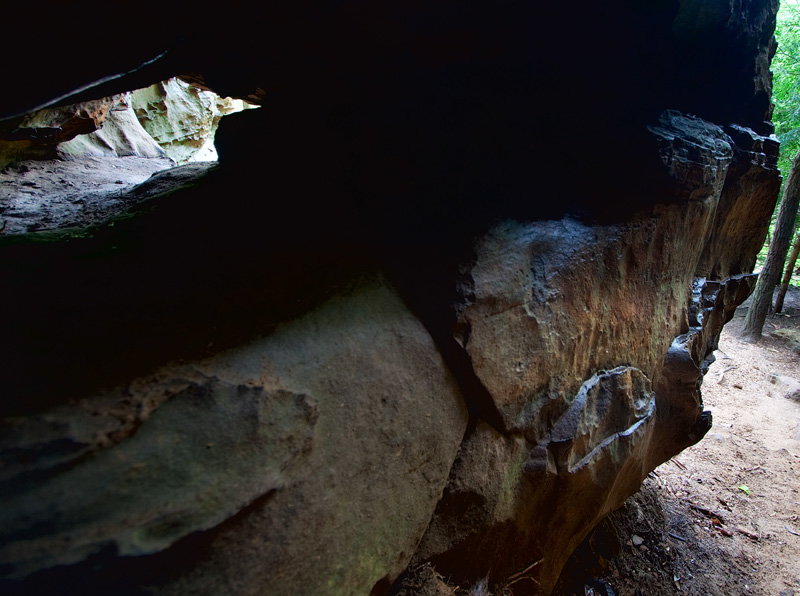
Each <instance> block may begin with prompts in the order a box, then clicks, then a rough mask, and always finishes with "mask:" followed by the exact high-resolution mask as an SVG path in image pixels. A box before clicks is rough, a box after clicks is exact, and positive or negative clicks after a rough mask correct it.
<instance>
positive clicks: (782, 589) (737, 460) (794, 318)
mask: <svg viewBox="0 0 800 596" xmlns="http://www.w3.org/2000/svg"><path fill="white" fill-rule="evenodd" d="M788 298H789V302H788V303H787V308H786V309H785V314H784V315H770V316H769V317H768V319H767V324H766V326H765V329H764V331H765V338H764V339H763V340H762V341H761V342H760V343H758V344H748V343H745V342H742V341H740V340H739V339H738V338H737V335H736V333H737V331H738V330H739V329H740V328H741V326H742V319H743V317H744V314H745V313H744V311H743V309H741V308H740V310H739V311H738V312H737V316H736V317H735V318H734V320H733V321H731V323H729V324H728V325H727V326H726V327H725V330H724V331H723V334H722V337H721V339H720V344H719V347H720V350H719V351H718V352H717V353H716V356H717V361H716V362H715V363H714V364H713V365H712V366H711V368H710V370H709V373H708V375H707V376H706V378H705V381H704V383H703V399H704V401H705V405H706V408H707V409H709V410H711V411H712V413H713V416H714V426H713V428H712V429H711V431H710V432H709V434H708V435H707V436H706V438H705V439H703V441H701V442H700V443H699V444H698V445H695V446H694V447H692V448H690V449H687V450H686V451H684V452H683V453H681V454H680V455H679V456H677V457H676V458H674V459H672V460H670V461H669V462H667V463H666V464H664V465H663V466H661V467H660V468H659V469H657V470H656V471H655V472H653V473H651V475H650V477H649V478H648V479H647V480H646V482H645V484H644V486H643V487H642V490H640V491H639V493H637V495H635V496H634V497H632V498H631V499H629V500H628V502H627V503H626V504H625V506H624V507H623V508H622V509H620V510H619V511H617V512H615V513H614V514H612V516H611V517H610V518H609V520H607V521H606V522H604V523H603V524H601V526H600V527H599V528H597V529H596V530H595V531H594V533H593V534H592V535H591V536H590V538H589V539H588V540H587V541H586V542H585V543H584V546H583V547H582V550H581V551H579V552H578V553H577V554H576V557H575V561H574V562H573V566H574V567H573V569H574V572H573V574H574V576H575V578H576V579H577V578H579V577H581V576H583V579H577V581H576V582H575V583H574V584H573V585H572V586H567V587H565V588H564V593H565V594H578V595H580V596H585V595H588V594H594V595H605V594H609V593H611V592H609V591H608V590H607V588H606V586H608V587H611V588H612V589H613V591H614V592H615V593H616V594H617V596H654V595H667V594H669V595H673V594H690V595H698V596H706V595H712V596H723V595H725V596H730V595H740V594H754V595H761V594H763V595H770V596H779V595H782V596H800V517H798V516H800V401H796V400H794V399H791V398H789V397H787V396H786V395H787V390H786V389H785V388H782V387H781V386H778V385H775V384H773V383H772V382H771V381H770V378H771V375H772V374H779V375H784V376H787V377H792V378H794V379H797V380H800V354H798V353H797V352H796V351H795V349H793V347H792V345H791V344H790V343H789V342H787V341H785V340H783V339H781V338H780V337H779V336H775V335H773V334H774V333H775V332H776V331H777V330H778V329H786V328H788V329H798V328H799V327H800V290H794V291H793V292H792V293H791V294H790V296H789V297H788ZM565 575H567V574H565ZM591 576H593V577H599V578H602V581H596V582H595V583H594V585H592V584H591V582H589V581H588V579H587V578H588V577H591ZM584 580H585V581H584ZM603 582H605V584H603Z"/></svg>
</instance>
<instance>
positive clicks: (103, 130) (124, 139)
mask: <svg viewBox="0 0 800 596" xmlns="http://www.w3.org/2000/svg"><path fill="white" fill-rule="evenodd" d="M131 95H132V94H131V93H126V94H125V95H123V96H122V97H121V98H120V101H119V103H118V104H117V105H116V106H115V107H114V108H112V109H111V111H110V112H109V114H108V116H107V118H106V119H105V121H104V122H103V124H102V126H101V127H99V128H98V130H95V131H94V132H90V133H88V134H82V135H79V136H76V137H75V138H73V139H71V140H69V141H66V142H64V143H61V144H60V145H59V146H58V150H59V151H60V152H61V153H62V154H65V155H70V156H83V155H91V156H96V157H126V156H129V155H135V156H138V157H163V156H164V155H165V154H166V153H165V151H164V149H162V148H161V147H160V146H159V145H158V143H156V142H155V140H153V137H151V136H150V135H149V134H148V133H147V131H146V130H145V129H144V128H143V127H142V125H141V124H140V123H139V120H138V119H137V118H136V113H135V112H134V110H133V107H132V105H131Z"/></svg>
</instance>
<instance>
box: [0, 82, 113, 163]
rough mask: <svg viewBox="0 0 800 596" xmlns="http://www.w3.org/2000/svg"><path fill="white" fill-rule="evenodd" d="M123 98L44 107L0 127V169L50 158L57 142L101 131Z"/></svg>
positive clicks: (52, 156) (53, 153) (53, 154)
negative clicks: (16, 163)
mask: <svg viewBox="0 0 800 596" xmlns="http://www.w3.org/2000/svg"><path fill="white" fill-rule="evenodd" d="M123 101H124V96H122V95H114V96H111V97H105V98H102V99H98V100H93V101H88V102H84V103H79V104H73V105H68V106H62V107H58V108H45V109H43V110H39V111H37V112H34V113H32V114H27V115H24V116H20V117H18V118H14V119H11V120H7V121H5V122H3V123H2V124H0V167H5V166H6V165H8V164H9V163H12V162H15V161H21V160H25V159H52V158H55V157H56V155H57V147H58V145H59V143H64V142H67V141H69V140H71V139H73V138H75V137H76V136H78V135H85V134H89V133H92V132H94V131H96V130H97V129H99V128H101V127H102V126H103V124H104V123H105V121H106V119H107V118H108V117H109V114H111V113H112V110H114V109H115V108H118V107H119V106H120V105H121V104H122V103H123Z"/></svg>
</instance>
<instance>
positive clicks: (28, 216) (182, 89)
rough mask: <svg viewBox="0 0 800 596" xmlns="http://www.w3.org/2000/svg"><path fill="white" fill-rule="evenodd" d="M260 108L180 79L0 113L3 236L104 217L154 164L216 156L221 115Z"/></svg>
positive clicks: (162, 166)
mask: <svg viewBox="0 0 800 596" xmlns="http://www.w3.org/2000/svg"><path fill="white" fill-rule="evenodd" d="M254 107H258V106H255V105H253V104H250V103H248V102H246V101H244V100H241V99H234V98H229V97H226V98H223V97H220V96H219V95H217V94H216V93H214V92H213V91H209V90H207V89H204V88H201V87H200V86H198V85H195V84H191V83H188V82H186V81H184V80H182V79H180V78H178V77H173V78H171V79H168V80H165V81H161V82H158V83H155V84H153V85H151V86H150V87H146V88H143V89H137V90H134V91H128V92H125V93H121V94H118V95H113V96H110V97H104V98H101V99H97V100H92V101H86V102H82V103H77V104H72V105H66V106H59V107H51V108H45V109H41V110H38V111H36V112H31V113H29V114H25V115H22V116H18V117H15V118H11V119H8V120H4V121H0V235H4V236H9V235H15V234H25V233H29V232H38V231H45V230H56V229H61V228H70V227H88V226H93V225H98V224H101V223H103V222H105V221H107V220H108V219H109V218H111V217H113V216H115V215H117V214H119V213H121V212H122V211H124V210H125V209H127V208H128V207H130V206H131V205H132V204H134V203H136V202H138V201H140V200H142V196H141V193H140V195H137V194H135V193H132V192H131V190H132V188H133V187H134V186H136V185H138V184H140V183H142V182H144V181H145V180H147V179H148V178H150V177H151V176H152V175H154V174H156V173H157V172H160V171H163V170H167V169H171V168H175V167H180V166H184V165H185V164H192V163H198V162H199V163H205V164H207V165H208V164H209V163H210V162H215V161H216V160H217V152H216V148H215V147H214V136H215V134H216V131H217V127H218V126H219V122H220V120H221V119H222V118H223V117H224V116H227V115H228V114H232V113H235V112H239V111H242V110H245V109H250V108H254ZM194 170H195V174H196V175H202V173H203V171H204V169H203V168H202V167H200V166H198V167H195V168H194Z"/></svg>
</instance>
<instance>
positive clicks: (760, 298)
mask: <svg viewBox="0 0 800 596" xmlns="http://www.w3.org/2000/svg"><path fill="white" fill-rule="evenodd" d="M798 202H800V152H798V154H797V155H795V156H794V159H793V160H792V169H791V171H790V172H789V179H788V180H787V181H786V187H785V188H784V191H783V200H782V201H781V206H780V209H778V218H777V219H776V220H775V233H774V234H773V236H772V241H771V242H770V243H769V250H768V251H767V260H766V261H765V262H764V268H763V269H762V270H761V273H759V275H758V282H757V283H756V289H755V291H753V302H752V304H751V305H750V308H749V310H748V311H747V316H746V317H745V319H744V327H743V328H742V331H741V337H742V338H744V339H746V340H748V341H758V340H759V339H761V329H763V327H764V321H765V320H766V318H767V312H768V311H769V307H770V306H771V305H772V294H773V292H774V291H775V286H776V285H778V281H779V280H780V276H781V271H782V270H783V262H784V261H785V260H786V252H787V251H788V250H789V243H790V242H791V241H792V233H793V232H794V221H795V218H796V217H797V206H798Z"/></svg>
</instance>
